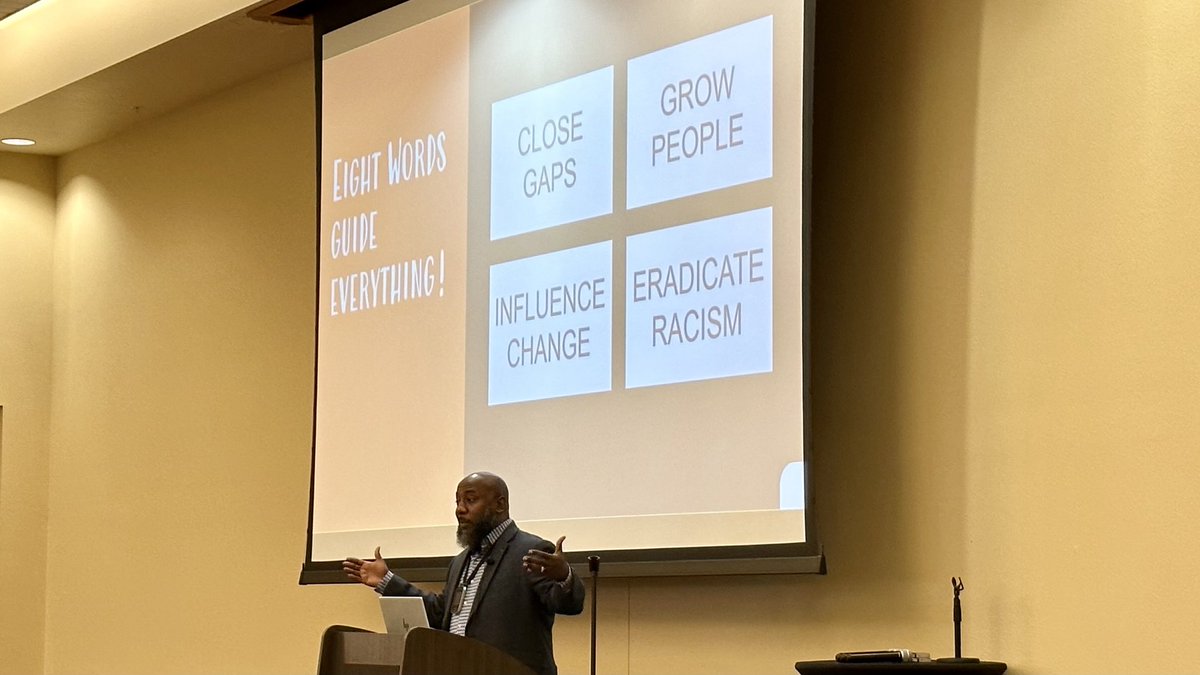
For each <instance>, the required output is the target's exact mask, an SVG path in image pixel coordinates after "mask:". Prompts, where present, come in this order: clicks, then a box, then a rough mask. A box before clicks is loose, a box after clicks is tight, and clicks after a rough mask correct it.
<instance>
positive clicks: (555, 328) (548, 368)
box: [488, 241, 612, 405]
mask: <svg viewBox="0 0 1200 675" xmlns="http://www.w3.org/2000/svg"><path fill="white" fill-rule="evenodd" d="M611 279H612V242H611V241H603V242H599V243H596V244H589V245H587V246H580V247H578V248H572V249H567V250H564V251H556V252H554V253H546V254H543V255H539V256H534V257H532V258H522V259H520V260H513V261H511V262H506V263H501V264H499V265H493V266H492V268H491V281H490V286H489V287H490V291H489V299H488V405H498V404H501V403H515V402H517V401H535V400H539V399H546V398H555V397H558V396H571V395H574V394H588V393H593V392H598V391H609V390H611V389H612V281H611Z"/></svg>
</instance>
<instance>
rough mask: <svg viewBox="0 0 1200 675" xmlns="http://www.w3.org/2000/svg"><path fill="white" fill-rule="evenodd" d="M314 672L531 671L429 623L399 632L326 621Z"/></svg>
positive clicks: (471, 674) (506, 674)
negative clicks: (328, 625) (330, 623)
mask: <svg viewBox="0 0 1200 675" xmlns="http://www.w3.org/2000/svg"><path fill="white" fill-rule="evenodd" d="M317 674H318V675H535V674H534V672H533V671H532V670H531V669H530V668H529V666H526V665H525V664H524V663H521V662H520V661H518V660H517V659H515V658H513V657H512V656H509V655H508V654H506V653H504V652H502V651H500V650H499V649H496V648H495V647H493V646H491V645H489V644H484V643H482V642H480V641H479V640H472V639H471V638H467V637H462V636H461V635H454V634H452V633H447V632H446V631H441V630H434V629H432V628H414V629H412V630H411V631H409V632H408V636H407V638H405V636H403V635H389V634H387V633H373V632H371V631H368V630H364V629H362V628H353V627H350V626H330V627H329V628H326V629H325V635H323V636H322V637H321V656H320V662H319V663H318V665H317Z"/></svg>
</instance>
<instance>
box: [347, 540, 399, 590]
mask: <svg viewBox="0 0 1200 675" xmlns="http://www.w3.org/2000/svg"><path fill="white" fill-rule="evenodd" d="M342 571H344V572H345V573H346V576H348V577H350V578H351V579H352V580H354V581H357V582H359V583H361V584H366V585H367V586H370V587H371V588H375V587H377V586H379V582H381V581H383V577H384V575H386V574H387V573H388V568H387V563H385V562H383V556H382V555H380V554H379V547H378V546H376V547H375V557H374V558H372V559H370V560H359V559H358V558H346V559H345V560H343V561H342Z"/></svg>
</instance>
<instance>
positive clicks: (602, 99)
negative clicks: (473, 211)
mask: <svg viewBox="0 0 1200 675" xmlns="http://www.w3.org/2000/svg"><path fill="white" fill-rule="evenodd" d="M612 136H613V67H612V66H608V67H606V68H601V69H599V70H594V71H592V72H590V73H586V74H584V75H579V76H577V77H573V78H571V79H569V80H563V81H561V82H557V83H555V84H551V85H547V86H545V87H542V88H540V89H535V90H533V91H530V92H526V93H524V94H520V95H518V96H514V97H512V98H507V99H504V100H503V101H497V102H496V103H493V104H492V180H491V187H492V196H491V223H492V229H491V233H492V239H493V240H496V239H503V238H504V237H511V236H514V235H518V234H523V233H525V232H532V231H535V230H541V229H545V228H547V227H554V226H556V225H562V224H563V223H571V222H575V221H578V220H583V219H585V218H592V217H594V216H602V215H606V214H609V213H612V173H613V159H612V156H613V138H612Z"/></svg>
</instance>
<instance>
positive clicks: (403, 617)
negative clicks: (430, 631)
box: [379, 595, 429, 635]
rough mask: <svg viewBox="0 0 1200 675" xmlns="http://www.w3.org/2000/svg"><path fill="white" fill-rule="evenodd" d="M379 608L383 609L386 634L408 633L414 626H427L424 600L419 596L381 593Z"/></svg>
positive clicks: (427, 617)
mask: <svg viewBox="0 0 1200 675" xmlns="http://www.w3.org/2000/svg"><path fill="white" fill-rule="evenodd" d="M379 609H381V610H382V611H383V625H384V626H386V627H387V632H388V635H408V631H410V630H412V629H414V628H429V616H428V615H426V614H425V601H424V600H422V599H421V598H419V597H409V596H386V595H381V596H379Z"/></svg>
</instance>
